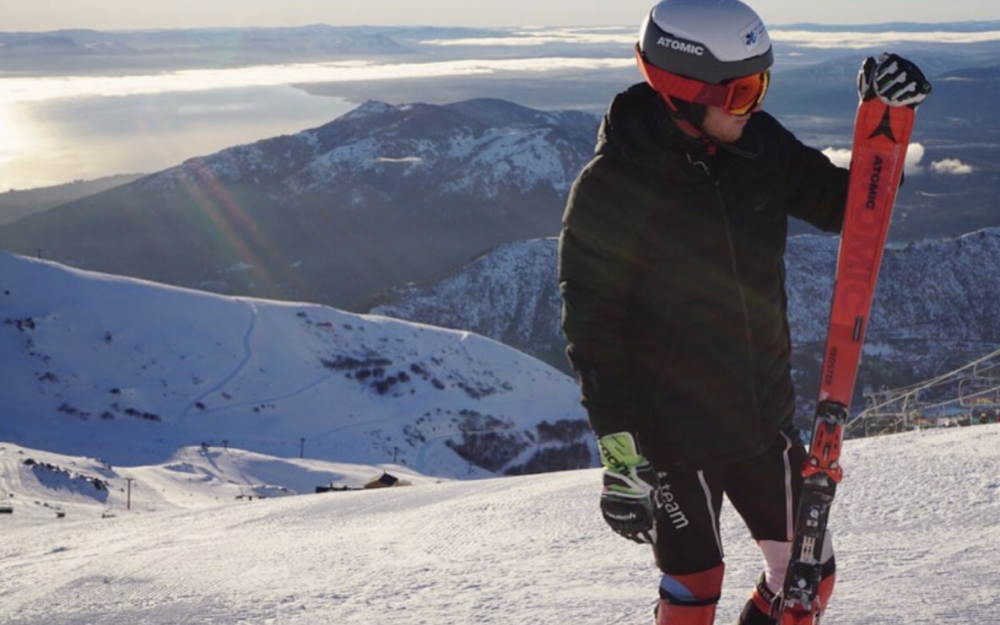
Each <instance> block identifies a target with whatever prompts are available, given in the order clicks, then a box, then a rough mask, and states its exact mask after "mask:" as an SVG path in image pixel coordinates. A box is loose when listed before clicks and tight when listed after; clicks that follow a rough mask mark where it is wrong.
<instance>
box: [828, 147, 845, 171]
mask: <svg viewBox="0 0 1000 625" xmlns="http://www.w3.org/2000/svg"><path fill="white" fill-rule="evenodd" d="M823 154H826V157H827V158H828V159H830V162H831V163H833V164H834V165H836V166H837V167H843V168H845V169H846V168H848V167H850V166H851V151H850V150H845V149H843V148H827V149H825V150H823Z"/></svg>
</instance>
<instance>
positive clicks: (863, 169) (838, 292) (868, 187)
mask: <svg viewBox="0 0 1000 625" xmlns="http://www.w3.org/2000/svg"><path fill="white" fill-rule="evenodd" d="M914 113H915V110H914V109H913V108H911V107H909V106H901V107H891V106H888V105H887V104H885V103H884V102H883V101H882V100H881V99H879V98H878V97H871V98H869V99H866V100H864V101H862V102H861V104H860V106H859V108H858V115H857V120H856V122H855V126H854V151H853V156H852V160H851V175H850V189H849V192H848V197H847V212H846V214H845V217H844V227H843V230H842V232H841V239H840V254H839V256H838V259H837V278H836V283H835V284H834V291H833V302H832V305H831V309H830V328H829V334H828V336H827V344H826V352H825V355H824V361H823V369H822V377H821V381H820V390H819V401H818V403H817V406H816V417H815V422H814V425H813V435H812V443H811V445H810V450H809V457H808V459H807V460H806V463H805V465H804V466H803V468H802V475H803V478H804V484H803V487H802V496H801V500H800V502H799V509H798V511H797V516H796V521H795V537H794V540H793V543H792V557H791V562H790V564H789V567H788V572H787V574H786V577H785V583H784V587H783V589H782V592H781V594H780V595H779V596H778V599H777V603H776V605H775V615H776V616H779V615H780V619H779V621H778V622H779V623H780V624H781V625H813V624H814V623H818V621H819V618H820V616H821V615H822V611H823V609H824V607H825V606H824V605H823V604H822V602H821V599H820V597H821V593H820V577H821V576H820V567H821V555H822V549H823V541H824V538H825V536H826V527H827V520H828V519H829V514H830V507H831V505H832V504H833V498H834V495H835V493H836V489H837V484H838V483H839V482H840V480H841V478H842V477H843V473H842V470H841V466H840V448H841V443H842V442H843V435H844V432H843V428H844V425H845V424H846V422H847V419H848V408H849V406H850V405H851V396H852V393H853V392H854V381H855V378H856V377H857V371H858V363H859V361H860V358H861V347H862V344H863V343H864V338H865V330H866V329H867V327H868V315H869V313H870V311H871V303H872V296H873V295H874V293H875V282H876V280H877V279H878V271H879V265H880V264H881V262H882V252H883V250H884V248H885V240H886V235H887V234H888V231H889V218H890V217H891V214H892V207H893V204H894V203H895V201H896V190H897V189H898V188H899V183H900V176H901V175H902V172H903V161H904V159H905V157H906V148H907V146H908V144H909V141H910V132H911V130H912V128H913V118H914Z"/></svg>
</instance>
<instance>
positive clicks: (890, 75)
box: [858, 53, 931, 108]
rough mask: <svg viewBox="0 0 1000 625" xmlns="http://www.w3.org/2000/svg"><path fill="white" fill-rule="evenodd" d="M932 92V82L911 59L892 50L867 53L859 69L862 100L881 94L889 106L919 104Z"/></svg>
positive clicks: (916, 105)
mask: <svg viewBox="0 0 1000 625" xmlns="http://www.w3.org/2000/svg"><path fill="white" fill-rule="evenodd" d="M930 92H931V83H930V82H928V81H927V79H926V78H924V74H923V72H921V71H920V68H919V67H917V66H916V65H915V64H913V63H912V62H910V61H907V60H906V59H904V58H903V57H901V56H898V55H895V54H889V53H883V54H880V55H879V57H878V58H877V59H875V58H873V57H868V58H867V59H865V61H864V63H862V64H861V70H860V71H859V72H858V93H860V94H861V99H862V100H871V99H872V98H874V97H876V96H878V97H879V98H881V100H882V101H883V102H885V103H886V104H888V105H889V106H910V107H913V108H917V107H918V106H920V103H921V102H923V101H924V99H925V98H926V97H927V95H928V94H929V93H930Z"/></svg>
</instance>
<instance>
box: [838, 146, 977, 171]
mask: <svg viewBox="0 0 1000 625" xmlns="http://www.w3.org/2000/svg"><path fill="white" fill-rule="evenodd" d="M823 154H825V155H826V157H827V158H828V159H830V162H832V163H833V164H834V165H836V166H838V167H850V166H851V151H850V150H845V149H843V148H826V149H825V150H823ZM922 160H924V146H923V145H921V144H920V143H911V144H910V147H909V148H908V149H907V150H906V163H905V164H904V165H903V172H904V173H905V174H906V175H907V176H916V175H919V174H922V173H924V172H925V171H926V169H925V168H924V167H923V166H922V165H921V164H920V162H921V161H922ZM941 162H944V161H941ZM956 162H957V161H956ZM932 167H933V164H932ZM935 171H937V170H935ZM948 173H954V172H948Z"/></svg>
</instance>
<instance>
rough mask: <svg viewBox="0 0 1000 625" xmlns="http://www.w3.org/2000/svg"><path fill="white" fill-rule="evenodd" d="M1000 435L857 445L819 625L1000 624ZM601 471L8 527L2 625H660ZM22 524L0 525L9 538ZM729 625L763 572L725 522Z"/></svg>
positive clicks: (652, 592) (942, 433)
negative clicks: (600, 501) (603, 492)
mask: <svg viewBox="0 0 1000 625" xmlns="http://www.w3.org/2000/svg"><path fill="white" fill-rule="evenodd" d="M998 445H1000V426H996V425H984V426H976V427H970V428H962V429H949V430H934V431H925V432H915V433H910V434H902V435H895V436H890V437H884V438H877V439H864V440H855V441H848V442H847V445H846V449H845V454H844V459H845V461H846V462H847V471H848V475H847V478H846V479H845V482H844V483H843V486H842V488H841V490H840V493H839V497H838V502H837V504H836V506H835V508H834V511H833V517H832V526H833V529H834V531H835V532H836V536H837V540H836V543H837V550H838V553H837V559H838V563H839V567H840V568H839V571H840V573H839V582H838V588H837V591H836V595H835V598H834V602H833V605H832V606H831V609H830V612H829V614H828V618H827V620H826V621H825V623H824V625H872V624H879V625H893V624H900V625H902V624H906V625H932V624H933V625H941V624H955V625H959V624H960V625H967V624H972V623H976V624H992V623H998V622H1000V592H998V588H1000V583H998V581H997V575H998V567H997V562H998V560H1000V524H998V523H997V519H998V518H1000V455H998V454H997V453H996V449H997V447H998ZM598 488H599V473H598V472H597V471H596V470H581V471H573V472H564V473H554V474H546V475H535V476H527V477H508V478H499V479H490V480H479V481H468V482H450V483H440V484H421V485H417V486H414V487H411V488H394V489H389V490H382V491H366V492H355V493H330V494H324V495H310V496H303V497H286V498H281V499H270V500H264V501H255V502H252V503H236V502H233V503H227V504H223V505H214V506H211V507H205V508H198V509H187V510H176V511H172V512H163V513H156V514H150V513H142V514H139V513H135V514H120V515H119V516H117V517H115V518H111V519H103V520H101V519H99V520H93V521H80V522H74V521H72V520H71V518H70V517H67V518H66V519H63V520H62V521H61V522H60V523H64V524H63V525H52V524H51V523H50V524H48V525H44V526H30V527H13V528H9V529H8V528H7V527H4V528H3V535H4V538H5V540H3V541H2V542H0V622H3V623H5V625H28V624H31V625H35V624H38V623H45V624H46V625H83V624H92V625H134V624H136V623H143V624H147V625H154V624H168V623H170V624H173V623H214V624H217V625H236V624H238V623H239V624H243V623H255V624H256V623H281V624H282V625H285V624H288V625H306V624H308V625H312V624H331V623H336V624H337V625H371V624H372V623H394V624H411V623H413V624H416V623H434V624H456V625H460V624H461V625H464V624H468V623H482V624H505V625H506V624H511V625H515V624H516V625H520V624H522V623H540V624H541V623H544V624H549V623H552V624H557V623H572V624H574V625H591V624H593V625H598V624H600V625H605V624H621V625H625V624H643V623H650V622H652V606H653V603H654V600H655V598H656V587H657V582H658V576H657V573H656V571H655V569H654V567H653V565H652V562H651V556H650V554H648V553H647V548H645V547H642V546H639V545H634V544H632V543H629V542H627V541H625V540H623V539H621V538H618V537H617V536H615V535H614V534H612V533H611V532H610V531H609V530H607V529H606V528H605V527H604V526H603V524H602V521H601V519H600V516H599V513H598V510H597V505H596V503H597V502H596V497H597V492H598ZM9 522H10V517H7V518H3V517H0V524H7V523H9ZM722 526H723V540H724V541H725V543H726V546H727V551H728V553H727V578H726V587H725V592H724V595H723V599H722V602H721V605H720V614H719V619H718V622H719V623H731V622H732V621H733V620H734V619H735V616H736V613H737V611H738V610H739V608H740V607H741V605H742V603H743V601H744V600H745V599H746V597H747V594H748V592H749V588H750V586H751V585H752V584H753V581H754V579H755V576H756V574H757V572H758V570H759V568H760V565H761V563H760V561H759V559H758V556H757V553H756V549H755V547H754V546H753V544H752V542H751V541H750V539H749V537H748V536H747V534H746V532H745V530H744V529H743V528H742V527H741V526H740V525H739V522H738V519H737V518H736V517H735V516H734V515H733V513H732V511H731V509H730V508H729V507H728V506H727V507H726V509H725V512H724V514H723V517H722Z"/></svg>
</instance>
